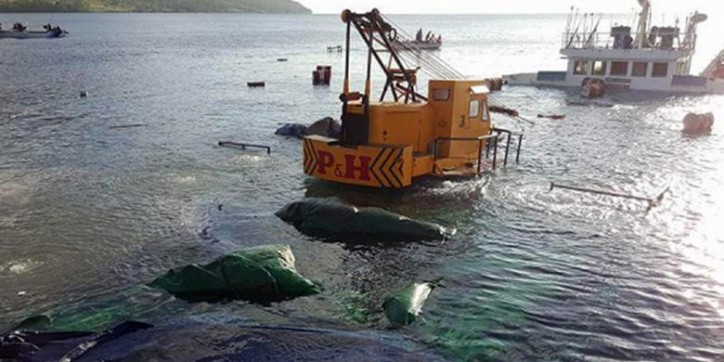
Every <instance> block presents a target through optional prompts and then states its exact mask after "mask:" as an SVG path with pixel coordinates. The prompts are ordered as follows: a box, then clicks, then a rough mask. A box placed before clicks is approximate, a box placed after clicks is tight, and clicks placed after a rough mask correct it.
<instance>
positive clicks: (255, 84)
mask: <svg viewBox="0 0 724 362" xmlns="http://www.w3.org/2000/svg"><path fill="white" fill-rule="evenodd" d="M246 85H247V86H248V87H249V88H261V87H265V86H266V83H264V82H246Z"/></svg>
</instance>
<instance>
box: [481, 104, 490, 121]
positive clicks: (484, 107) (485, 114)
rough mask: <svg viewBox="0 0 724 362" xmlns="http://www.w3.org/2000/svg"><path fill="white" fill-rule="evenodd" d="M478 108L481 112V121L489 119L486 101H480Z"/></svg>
mask: <svg viewBox="0 0 724 362" xmlns="http://www.w3.org/2000/svg"><path fill="white" fill-rule="evenodd" d="M480 110H481V113H482V114H483V122H487V121H490V113H489V112H488V102H482V103H480Z"/></svg>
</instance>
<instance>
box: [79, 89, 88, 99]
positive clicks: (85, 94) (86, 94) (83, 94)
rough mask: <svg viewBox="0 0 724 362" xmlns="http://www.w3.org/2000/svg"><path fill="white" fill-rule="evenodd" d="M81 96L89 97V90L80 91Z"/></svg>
mask: <svg viewBox="0 0 724 362" xmlns="http://www.w3.org/2000/svg"><path fill="white" fill-rule="evenodd" d="M78 96H79V97H80V98H88V92H87V91H80V94H79V95H78Z"/></svg>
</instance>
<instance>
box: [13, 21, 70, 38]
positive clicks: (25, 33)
mask: <svg viewBox="0 0 724 362" xmlns="http://www.w3.org/2000/svg"><path fill="white" fill-rule="evenodd" d="M66 35H68V32H67V31H65V30H63V29H61V28H60V27H59V26H57V25H56V26H52V25H50V24H47V25H43V30H30V29H28V27H27V26H25V25H23V24H22V23H15V24H13V28H12V29H10V30H3V29H2V24H0V39H6V38H8V39H40V38H62V37H64V36H66Z"/></svg>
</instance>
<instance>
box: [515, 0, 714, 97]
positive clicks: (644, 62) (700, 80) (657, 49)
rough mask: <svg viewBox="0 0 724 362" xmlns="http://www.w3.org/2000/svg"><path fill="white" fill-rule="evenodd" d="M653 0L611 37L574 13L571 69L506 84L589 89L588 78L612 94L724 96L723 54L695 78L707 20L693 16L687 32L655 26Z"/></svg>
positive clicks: (567, 47)
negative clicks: (700, 37)
mask: <svg viewBox="0 0 724 362" xmlns="http://www.w3.org/2000/svg"><path fill="white" fill-rule="evenodd" d="M652 1H653V0H639V4H640V5H641V11H640V12H639V13H638V22H637V24H633V25H634V26H633V27H632V26H623V25H614V26H612V27H611V31H610V32H609V33H602V32H599V25H601V19H602V17H599V18H598V19H597V20H596V19H595V18H594V15H593V14H591V15H589V14H587V13H586V14H584V15H583V17H581V16H580V15H579V13H578V11H577V10H576V11H575V13H574V12H572V13H571V15H569V17H568V25H567V27H566V32H565V33H564V34H563V39H562V40H563V41H562V43H561V49H560V53H561V54H562V55H563V56H564V57H565V58H567V60H568V66H567V68H566V70H563V71H539V72H537V73H519V74H511V75H507V76H504V77H503V79H504V80H505V81H506V82H507V84H510V85H532V86H544V87H582V86H583V87H585V86H586V85H585V84H586V80H587V79H588V80H592V79H596V80H598V81H600V82H602V83H603V84H605V87H606V88H607V89H612V90H613V89H624V90H643V91H657V92H668V93H715V94H724V51H722V53H720V54H719V55H718V56H717V57H716V58H715V59H714V60H712V62H711V64H710V65H709V67H707V69H706V70H705V71H704V72H702V73H701V74H700V75H693V74H691V65H692V58H693V56H694V52H695V50H696V40H697V26H698V24H700V23H702V22H704V21H706V20H707V16H706V15H705V14H702V13H698V12H694V13H693V14H691V15H690V16H689V17H687V19H686V20H685V21H684V23H683V24H684V28H683V29H681V28H679V25H678V24H679V21H678V20H677V21H676V23H675V25H674V26H651V24H650V22H651V2H652ZM719 69H722V71H721V72H719ZM583 91H584V92H587V90H585V89H584V90H583Z"/></svg>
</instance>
